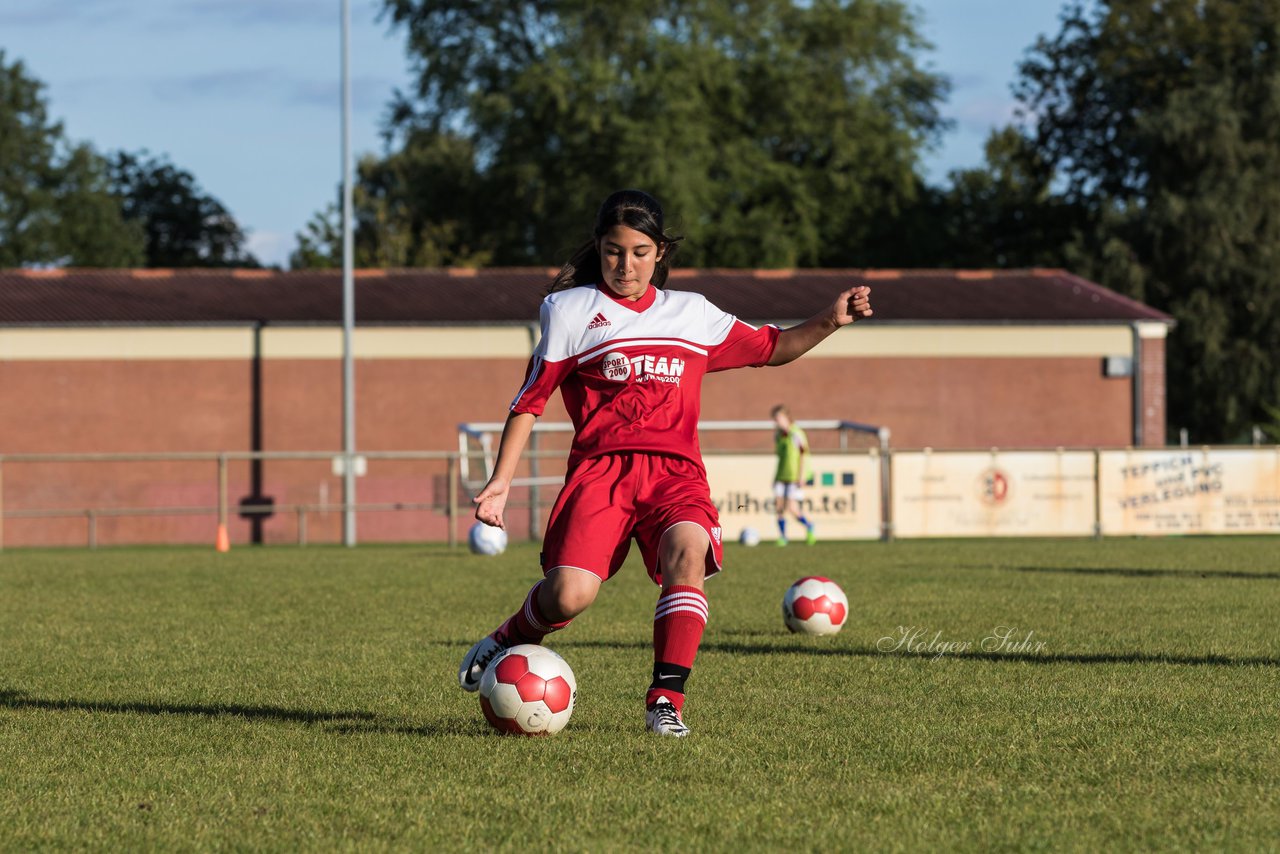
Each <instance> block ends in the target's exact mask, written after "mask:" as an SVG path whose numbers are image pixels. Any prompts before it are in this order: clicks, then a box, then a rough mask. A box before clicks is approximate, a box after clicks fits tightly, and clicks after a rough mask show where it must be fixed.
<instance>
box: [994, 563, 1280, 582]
mask: <svg viewBox="0 0 1280 854" xmlns="http://www.w3.org/2000/svg"><path fill="white" fill-rule="evenodd" d="M1001 568H1002V569H1009V570H1011V571H1013V572H1033V573H1038V572H1049V573H1055V572H1056V573H1068V574H1071V575H1123V576H1127V577H1130V578H1209V579H1216V578H1241V579H1247V580H1250V581H1275V580H1277V579H1280V572H1235V571H1226V572H1220V571H1216V570H1199V569H1128V568H1123V567H1104V568H1101V569H1088V568H1085V567H1071V566H1014V567H1001Z"/></svg>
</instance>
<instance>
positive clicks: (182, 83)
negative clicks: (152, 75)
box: [150, 68, 288, 101]
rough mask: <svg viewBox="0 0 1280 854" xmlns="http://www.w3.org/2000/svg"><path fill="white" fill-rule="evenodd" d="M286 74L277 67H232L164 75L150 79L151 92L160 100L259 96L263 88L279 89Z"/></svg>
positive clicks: (282, 85) (284, 81) (268, 89)
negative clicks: (183, 74) (174, 75)
mask: <svg viewBox="0 0 1280 854" xmlns="http://www.w3.org/2000/svg"><path fill="white" fill-rule="evenodd" d="M287 82H288V78H287V76H286V75H285V73H284V71H282V70H281V69H279V68H234V69H226V70H223V71H211V72H207V73H204V74H190V75H187V76H185V77H167V78H164V79H161V80H153V81H151V82H150V86H151V91H152V93H153V94H154V95H155V96H156V97H157V98H159V99H160V100H162V101H187V100H190V99H192V98H241V97H245V96H255V97H258V96H261V95H262V94H263V93H264V91H271V90H275V91H280V90H281V89H283V88H285V87H286V86H287Z"/></svg>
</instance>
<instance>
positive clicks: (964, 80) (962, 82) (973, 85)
mask: <svg viewBox="0 0 1280 854" xmlns="http://www.w3.org/2000/svg"><path fill="white" fill-rule="evenodd" d="M949 76H950V77H951V91H952V92H963V91H965V90H966V89H984V88H986V87H987V86H989V85H990V83H989V80H988V78H987V76H986V75H985V74H977V73H974V72H964V73H961V74H952V75H949Z"/></svg>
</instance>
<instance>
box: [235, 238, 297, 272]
mask: <svg viewBox="0 0 1280 854" xmlns="http://www.w3.org/2000/svg"><path fill="white" fill-rule="evenodd" d="M245 242H246V244H247V245H248V249H249V252H250V253H251V254H252V255H253V257H255V258H257V259H258V260H259V261H260V262H262V263H263V264H268V265H270V264H279V265H280V266H285V265H286V264H287V263H288V262H289V253H290V252H291V251H293V248H294V237H293V235H292V234H283V233H281V232H279V231H257V230H252V231H250V232H249V235H248V240H247V241H245Z"/></svg>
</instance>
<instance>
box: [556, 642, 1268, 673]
mask: <svg viewBox="0 0 1280 854" xmlns="http://www.w3.org/2000/svg"><path fill="white" fill-rule="evenodd" d="M557 646H558V648H562V649H566V650H569V649H575V648H576V649H587V648H599V649H645V650H652V649H653V644H652V642H650V641H647V640H646V641H591V640H574V641H565V642H564V643H562V644H558V645H557ZM699 651H701V652H724V653H728V654H730V655H831V656H846V657H851V658H925V659H939V658H940V659H947V660H952V659H955V660H960V661H999V662H1002V663H1010V664H1017V663H1028V664H1176V665H1191V666H1200V667H1280V658H1267V657H1265V656H1226V655H1177V654H1172V653H1161V652H1120V653H1089V652H1056V653H1051V652H1044V653H1035V652H1012V651H1011V652H984V651H982V650H968V651H963V652H947V653H945V654H939V653H937V652H929V651H925V650H922V651H917V652H908V651H899V650H893V651H889V652H882V651H880V650H878V649H874V648H870V647H847V646H797V645H792V644H782V643H741V642H735V641H727V642H726V641H710V642H707V643H703V644H702V646H701V647H699Z"/></svg>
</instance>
